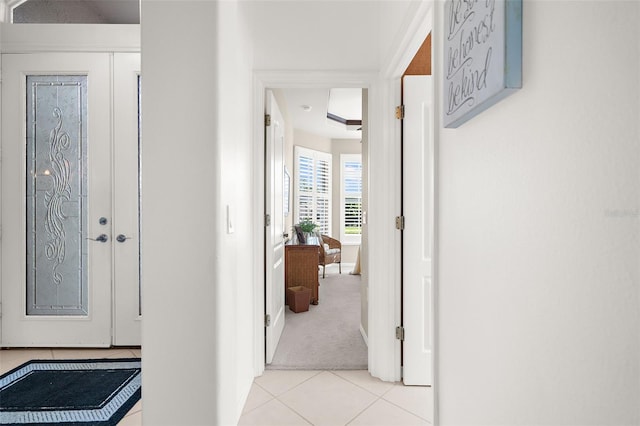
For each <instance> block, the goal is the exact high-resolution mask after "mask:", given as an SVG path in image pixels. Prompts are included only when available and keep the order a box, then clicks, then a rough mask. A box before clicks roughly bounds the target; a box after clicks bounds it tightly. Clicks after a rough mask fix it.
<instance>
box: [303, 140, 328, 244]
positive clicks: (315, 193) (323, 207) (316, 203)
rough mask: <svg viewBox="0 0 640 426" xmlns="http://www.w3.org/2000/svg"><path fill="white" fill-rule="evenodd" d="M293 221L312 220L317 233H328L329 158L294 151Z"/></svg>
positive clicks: (313, 153)
mask: <svg viewBox="0 0 640 426" xmlns="http://www.w3.org/2000/svg"><path fill="white" fill-rule="evenodd" d="M295 167H296V170H295V176H296V180H297V182H294V187H295V189H296V193H295V194H294V200H295V208H294V210H295V211H294V220H295V223H299V222H300V221H301V220H302V219H311V220H312V221H313V222H314V223H315V224H317V225H318V228H317V230H318V231H320V232H321V233H323V234H328V233H329V230H330V229H331V154H329V153H326V152H320V151H315V150H312V149H308V148H303V147H300V146H296V147H295Z"/></svg>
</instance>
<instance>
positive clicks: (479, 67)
mask: <svg viewBox="0 0 640 426" xmlns="http://www.w3.org/2000/svg"><path fill="white" fill-rule="evenodd" d="M444 19H445V22H444V74H443V75H444V79H443V94H444V96H443V99H444V105H443V115H444V117H443V119H444V120H443V122H444V127H449V128H455V127H458V126H460V125H461V124H463V123H464V122H466V121H467V120H469V119H470V118H472V117H475V116H476V115H478V114H479V113H480V112H482V111H484V110H486V109H487V108H489V107H490V106H492V105H494V104H495V103H496V102H498V101H500V100H501V99H503V98H505V97H506V96H508V95H510V94H511V93H513V92H515V91H516V90H517V89H520V88H521V87H522V0H447V1H446V2H445V10H444Z"/></svg>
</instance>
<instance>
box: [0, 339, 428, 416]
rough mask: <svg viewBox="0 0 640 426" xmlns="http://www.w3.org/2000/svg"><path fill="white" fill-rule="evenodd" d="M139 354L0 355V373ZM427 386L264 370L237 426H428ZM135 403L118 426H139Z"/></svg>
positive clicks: (343, 374)
mask: <svg viewBox="0 0 640 426" xmlns="http://www.w3.org/2000/svg"><path fill="white" fill-rule="evenodd" d="M139 356H140V349H123V348H116V349H8V350H0V374H4V373H6V372H7V371H9V370H11V369H13V368H15V367H17V366H19V365H20V364H22V363H24V362H26V361H29V360H31V359H81V358H128V357H139ZM431 392H432V391H431V388H429V387H415V386H404V385H402V383H389V382H383V381H381V380H378V379H374V378H372V377H371V375H370V374H369V373H368V372H367V371H364V370H358V371H349V370H344V371H343V370H338V371H299V370H266V371H265V372H264V374H263V375H262V376H260V377H257V378H256V379H255V380H254V383H253V386H252V387H251V391H250V393H249V396H248V398H247V402H246V404H245V407H244V410H243V413H242V416H241V418H240V421H239V425H252V426H258V425H259V426H263V425H264V426H268V425H274V426H279V425H318V426H320V425H329V426H338V425H380V426H403V425H428V424H431V422H432V419H433V406H432V403H431V401H432V393H431ZM141 425H142V402H141V401H139V402H138V403H137V404H136V405H135V406H134V407H133V408H132V409H131V410H130V411H129V413H127V415H126V416H125V417H124V418H123V419H122V420H121V421H120V423H118V426H141Z"/></svg>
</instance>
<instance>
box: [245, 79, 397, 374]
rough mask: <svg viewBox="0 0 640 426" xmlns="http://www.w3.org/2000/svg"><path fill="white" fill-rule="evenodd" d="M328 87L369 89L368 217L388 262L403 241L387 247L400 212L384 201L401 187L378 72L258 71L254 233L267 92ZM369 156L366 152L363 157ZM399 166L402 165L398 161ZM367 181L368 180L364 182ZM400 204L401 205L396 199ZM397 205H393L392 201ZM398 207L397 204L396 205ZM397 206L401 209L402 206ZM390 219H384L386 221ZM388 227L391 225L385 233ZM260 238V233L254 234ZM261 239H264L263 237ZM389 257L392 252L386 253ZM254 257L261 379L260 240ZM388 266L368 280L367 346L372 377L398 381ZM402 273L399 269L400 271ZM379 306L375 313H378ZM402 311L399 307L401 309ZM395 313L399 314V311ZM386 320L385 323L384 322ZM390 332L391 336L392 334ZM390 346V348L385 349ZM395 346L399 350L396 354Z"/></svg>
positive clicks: (376, 268) (373, 240)
mask: <svg viewBox="0 0 640 426" xmlns="http://www.w3.org/2000/svg"><path fill="white" fill-rule="evenodd" d="M300 87H304V88H328V87H359V88H367V89H369V122H370V123H371V125H370V131H369V145H370V146H371V147H373V148H372V149H370V152H369V153H368V154H369V158H370V161H372V163H373V164H374V166H373V167H374V168H375V170H376V173H375V174H371V176H370V177H369V179H370V182H371V184H370V187H375V188H376V191H375V192H371V191H370V194H369V200H370V210H371V211H375V212H376V213H375V215H369V223H368V224H369V229H370V231H369V235H370V237H369V242H370V247H373V246H375V247H376V250H372V251H373V253H375V256H376V258H381V257H380V256H384V258H385V259H389V258H391V257H392V256H393V253H399V248H398V249H397V250H396V246H397V247H399V241H400V240H399V238H397V241H394V244H391V245H389V244H388V242H389V241H392V240H393V238H394V234H395V232H394V230H395V229H394V228H393V226H392V224H393V220H394V217H395V215H396V214H397V211H399V207H398V209H397V210H396V209H395V208H393V206H392V205H391V204H392V203H391V202H390V201H389V200H388V198H387V197H386V196H387V195H388V196H390V197H391V198H394V197H395V194H396V193H397V192H398V191H397V190H396V188H399V180H398V184H397V185H395V181H394V180H392V179H387V176H388V175H389V174H390V173H391V169H393V162H391V161H389V156H388V155H387V152H388V151H391V150H392V149H391V147H389V146H385V145H387V144H385V142H384V138H382V137H380V135H381V134H382V133H381V132H380V131H379V123H380V120H378V109H377V108H374V106H375V105H377V102H378V99H379V97H380V91H381V90H380V89H381V84H380V82H379V79H378V74H377V73H367V72H352V73H350V72H317V71H306V70H301V71H256V72H255V73H254V101H253V103H254V147H255V149H254V159H253V169H254V171H255V173H254V176H253V179H254V181H253V188H254V194H253V200H254V203H255V204H254V206H255V207H256V208H255V209H254V211H255V212H256V214H255V216H254V221H255V222H254V227H255V228H254V229H256V230H259V229H262V228H263V225H264V223H263V221H264V218H263V215H262V213H261V212H262V209H261V208H259V207H260V206H263V205H264V191H263V190H262V188H264V152H263V149H261V147H262V146H263V143H264V99H265V90H266V89H267V88H268V89H278V88H300ZM363 154H366V153H363ZM398 161H399V160H398ZM365 179H366V177H365ZM398 201H399V200H398ZM394 202H395V200H394ZM396 204H398V203H396ZM398 206H399V204H398ZM385 218H386V220H385ZM384 223H388V224H391V226H388V227H386V228H387V229H384V228H385V227H384ZM256 234H257V235H261V233H256ZM262 238H263V237H262ZM387 252H388V253H387ZM253 258H254V259H256V267H255V268H254V274H255V276H254V283H255V292H254V295H255V298H254V312H255V313H256V315H255V317H254V318H255V323H254V343H255V344H254V348H255V355H254V374H255V375H256V376H259V375H261V374H262V373H263V372H264V368H265V363H264V353H265V352H264V351H265V342H264V317H263V315H261V313H264V296H265V294H264V266H263V265H262V259H264V241H263V240H261V241H256V244H254V253H253ZM389 266H390V265H388V264H387V265H382V264H378V265H375V264H373V265H371V270H370V273H369V274H368V275H369V318H373V315H371V311H372V310H374V311H375V312H376V316H375V317H376V321H370V322H369V333H368V344H369V371H371V373H372V375H374V376H376V377H380V378H382V379H383V380H398V379H399V370H400V358H399V356H400V346H399V344H396V341H394V340H390V339H388V338H386V336H385V334H386V335H390V336H391V335H393V329H394V328H395V325H394V324H395V319H394V317H395V316H396V313H397V314H398V315H397V316H398V318H399V309H395V306H394V302H393V299H394V297H393V296H394V295H395V294H394V287H397V290H398V291H397V293H398V295H399V280H396V279H395V277H394V275H395V274H394V270H396V269H397V268H394V267H389ZM397 272H399V270H397ZM389 282H396V283H397V285H394V286H388V285H387V283H389ZM374 306H375V308H374ZM398 307H399V305H398ZM396 311H397V312H396ZM385 320H386V321H385ZM389 330H391V331H389ZM385 343H386V346H387V347H386V348H384V346H385ZM394 346H397V350H395V349H396V348H395V347H394Z"/></svg>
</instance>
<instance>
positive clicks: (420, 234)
mask: <svg viewBox="0 0 640 426" xmlns="http://www.w3.org/2000/svg"><path fill="white" fill-rule="evenodd" d="M432 94H433V88H432V77H431V76H405V77H404V89H403V104H404V108H405V115H404V120H403V123H402V126H403V136H402V143H403V160H402V161H403V215H404V217H405V230H404V232H403V259H402V263H403V325H404V330H405V332H404V342H403V382H404V384H405V385H432V384H433V262H432V258H433V218H434V214H433V213H434V137H433V133H434V132H433V118H432V117H433V111H432V98H433V96H432Z"/></svg>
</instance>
